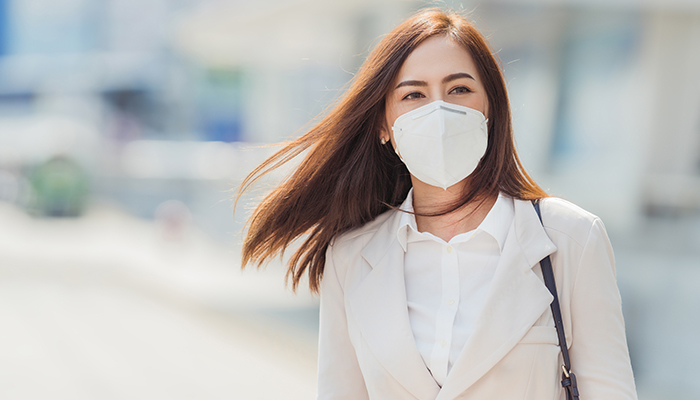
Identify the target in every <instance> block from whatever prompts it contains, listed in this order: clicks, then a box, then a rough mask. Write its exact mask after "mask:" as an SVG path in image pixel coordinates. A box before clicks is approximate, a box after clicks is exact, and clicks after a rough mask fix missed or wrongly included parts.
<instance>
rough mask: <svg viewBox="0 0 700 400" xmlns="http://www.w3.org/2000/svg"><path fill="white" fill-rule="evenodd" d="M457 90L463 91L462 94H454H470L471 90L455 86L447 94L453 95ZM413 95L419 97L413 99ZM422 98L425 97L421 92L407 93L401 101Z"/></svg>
mask: <svg viewBox="0 0 700 400" xmlns="http://www.w3.org/2000/svg"><path fill="white" fill-rule="evenodd" d="M457 89H464V91H463V92H459V93H456V94H463V93H471V92H472V91H471V89H469V88H468V87H466V86H457V87H456V88H453V89H451V90H450V91H449V93H453V92H455V91H456V90H457ZM414 95H418V96H420V97H413V96H414ZM423 97H425V96H424V95H423V93H421V92H411V93H408V94H407V95H405V96H404V97H403V98H402V99H401V100H415V99H420V98H423Z"/></svg>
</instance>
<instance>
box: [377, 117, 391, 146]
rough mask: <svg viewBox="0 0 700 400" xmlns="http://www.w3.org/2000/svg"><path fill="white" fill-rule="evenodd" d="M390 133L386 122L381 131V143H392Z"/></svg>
mask: <svg viewBox="0 0 700 400" xmlns="http://www.w3.org/2000/svg"><path fill="white" fill-rule="evenodd" d="M389 132H390V131H389V128H388V127H387V126H386V122H384V123H383V124H382V127H381V129H380V130H379V143H381V144H382V145H385V144H387V143H389V142H391V133H389Z"/></svg>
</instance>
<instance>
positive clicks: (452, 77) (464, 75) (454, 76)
mask: <svg viewBox="0 0 700 400" xmlns="http://www.w3.org/2000/svg"><path fill="white" fill-rule="evenodd" d="M459 78H467V79H471V80H473V81H475V80H476V79H474V77H473V76H471V75H469V74H468V73H466V72H457V73H455V74H450V75H447V76H446V77H445V78H443V80H442V83H447V82H451V81H454V80H455V79H459Z"/></svg>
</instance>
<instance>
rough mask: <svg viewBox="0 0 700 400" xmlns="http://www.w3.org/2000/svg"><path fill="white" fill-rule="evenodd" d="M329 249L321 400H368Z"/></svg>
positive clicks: (323, 284)
mask: <svg viewBox="0 0 700 400" xmlns="http://www.w3.org/2000/svg"><path fill="white" fill-rule="evenodd" d="M333 257H334V250H333V246H332V245H330V246H328V251H327V252H326V264H325V266H324V271H323V279H322V280H321V290H320V291H321V302H320V303H321V305H320V317H319V319H320V324H319V325H320V326H319V339H318V399H319V400H331V399H332V400H342V399H348V400H362V399H369V395H368V393H367V389H366V386H365V381H364V378H363V377H362V373H361V371H360V366H359V364H358V362H357V356H356V354H355V348H354V347H353V345H352V343H351V342H350V337H349V334H348V320H347V315H346V312H345V296H344V294H343V285H342V284H341V280H340V277H339V274H338V270H337V268H336V263H335V262H334V259H333Z"/></svg>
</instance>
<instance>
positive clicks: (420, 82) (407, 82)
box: [394, 81, 428, 89]
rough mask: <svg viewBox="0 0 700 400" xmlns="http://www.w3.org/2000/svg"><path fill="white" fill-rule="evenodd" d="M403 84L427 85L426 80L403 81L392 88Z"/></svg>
mask: <svg viewBox="0 0 700 400" xmlns="http://www.w3.org/2000/svg"><path fill="white" fill-rule="evenodd" d="M404 86H428V82H426V81H403V82H401V83H399V84H398V85H396V87H395V88H394V89H398V88H400V87H404Z"/></svg>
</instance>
